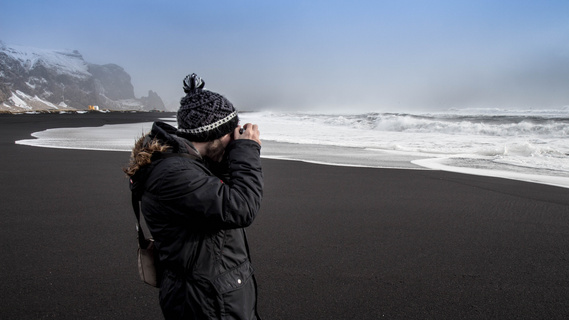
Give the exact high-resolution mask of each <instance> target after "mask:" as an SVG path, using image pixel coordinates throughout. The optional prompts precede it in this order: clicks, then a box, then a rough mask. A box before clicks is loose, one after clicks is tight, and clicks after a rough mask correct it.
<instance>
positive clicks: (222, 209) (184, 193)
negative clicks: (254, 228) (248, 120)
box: [159, 140, 263, 229]
mask: <svg viewBox="0 0 569 320" xmlns="http://www.w3.org/2000/svg"><path fill="white" fill-rule="evenodd" d="M226 153H227V157H228V162H229V175H230V180H229V181H228V182H223V181H221V180H220V179H219V178H218V177H216V176H214V175H210V174H208V171H207V169H205V168H202V167H199V166H198V165H197V164H196V163H195V162H194V163H191V164H189V165H186V166H182V167H181V168H180V167H179V168H178V170H173V171H169V172H168V173H167V175H170V177H163V178H164V180H163V183H162V187H161V189H162V190H161V191H160V193H159V194H160V198H161V200H162V201H161V202H162V203H163V204H164V205H165V206H166V207H167V208H166V209H167V210H168V211H169V212H170V213H171V214H174V215H177V216H179V217H180V218H182V219H183V220H185V221H187V222H189V223H190V224H194V223H199V224H200V225H201V224H202V223H203V224H205V226H211V227H214V228H222V229H232V228H242V227H247V226H249V225H250V224H251V223H252V222H253V220H254V219H255V216H256V215H257V212H258V211H259V209H260V206H261V199H262V196H263V173H262V169H261V159H260V146H259V144H258V143H256V142H254V141H251V140H237V141H233V142H231V143H230V144H229V145H228V146H227V149H226ZM186 161H187V160H186ZM186 164H188V162H186ZM202 226H204V225H202Z"/></svg>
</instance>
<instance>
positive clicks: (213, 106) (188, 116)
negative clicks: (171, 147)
mask: <svg viewBox="0 0 569 320" xmlns="http://www.w3.org/2000/svg"><path fill="white" fill-rule="evenodd" d="M204 86H205V81H203V80H202V79H201V78H200V77H198V76H197V75H196V74H195V73H192V74H191V75H188V76H186V78H185V79H184V87H183V88H184V92H185V93H186V96H185V97H183V98H182V100H181V101H180V109H178V113H177V120H178V131H177V135H179V136H181V137H184V138H186V139H188V140H190V141H195V142H205V141H213V140H216V139H219V138H221V137H223V136H224V135H226V134H228V133H230V132H232V131H233V130H234V129H235V128H236V127H237V125H238V124H239V117H238V116H237V111H236V110H235V108H234V107H233V104H232V103H231V102H230V101H229V100H227V99H226V98H225V97H224V96H222V95H220V94H218V93H215V92H212V91H209V90H204V89H203V88H204Z"/></svg>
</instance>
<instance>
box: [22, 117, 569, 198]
mask: <svg viewBox="0 0 569 320" xmlns="http://www.w3.org/2000/svg"><path fill="white" fill-rule="evenodd" d="M240 118H241V123H246V122H253V123H258V124H259V127H260V130H261V136H262V139H263V141H265V142H264V144H263V149H262V156H263V157H271V158H279V159H294V160H303V161H311V162H317V163H328V164H336V165H348V166H370V167H389V168H409V169H411V168H413V169H418V168H431V169H441V170H448V171H458V172H464V173H471V174H481V175H490V176H496V177H505V178H510V179H519V180H525V181H532V182H540V183H547V184H552V185H558V186H564V187H569V108H564V109H560V110H526V111H523V112H522V111H504V110H498V109H484V110H480V109H476V110H475V109H470V110H453V111H451V112H445V113H437V114H395V113H368V114H307V113H276V112H254V113H243V114H241V115H240ZM165 120H167V121H171V122H172V124H174V122H175V120H174V119H165ZM150 127H151V124H150V123H145V124H125V125H106V126H103V127H100V128H89V129H88V130H86V129H85V128H73V129H64V128H62V129H49V130H46V131H42V132H37V133H34V134H33V136H34V137H35V138H37V139H29V140H21V141H18V142H17V143H20V144H28V145H35V146H46V147H60V148H80V149H96V150H117V151H129V150H130V148H131V147H132V145H133V142H134V140H135V139H136V138H137V137H139V136H140V135H141V134H142V133H143V132H146V131H148V130H149V129H150Z"/></svg>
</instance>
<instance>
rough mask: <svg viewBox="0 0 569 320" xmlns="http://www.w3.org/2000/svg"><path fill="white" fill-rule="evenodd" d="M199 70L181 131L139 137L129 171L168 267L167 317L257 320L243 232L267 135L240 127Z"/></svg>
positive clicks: (180, 116)
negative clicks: (206, 86)
mask: <svg viewBox="0 0 569 320" xmlns="http://www.w3.org/2000/svg"><path fill="white" fill-rule="evenodd" d="M204 84H205V83H204V82H203V81H202V80H201V79H200V78H199V77H198V76H196V75H195V74H192V75H189V76H187V77H186V78H185V79H184V91H185V92H186V96H185V97H184V98H182V100H181V102H180V109H179V110H178V112H177V121H178V129H176V128H174V127H173V126H170V125H168V124H166V123H163V122H156V123H154V124H153V127H152V130H151V131H150V133H148V134H147V135H145V136H144V137H142V138H141V139H140V140H139V141H137V143H136V145H135V147H134V148H133V151H132V155H131V162H130V164H129V167H128V168H126V169H125V172H126V173H127V174H128V175H129V176H131V189H132V191H133V192H135V194H137V195H139V196H140V197H141V203H142V214H143V216H144V218H145V220H146V222H147V225H148V228H149V230H150V233H151V234H152V237H153V238H154V244H155V246H156V247H157V248H158V251H159V257H160V263H161V265H162V267H163V268H164V272H163V274H162V281H161V286H160V294H159V298H160V306H161V308H162V312H163V314H164V317H165V318H166V319H259V316H258V314H257V306H256V304H257V297H256V295H257V288H256V282H255V278H254V276H253V268H252V266H251V262H250V258H249V248H248V244H247V238H246V235H245V230H244V229H243V228H245V227H247V226H249V225H250V224H251V223H252V222H253V220H254V219H255V216H256V215H257V213H258V211H259V208H260V204H261V198H262V193H263V191H262V190H263V176H262V171H261V161H260V148H261V141H260V138H259V136H260V133H259V130H258V127H257V125H253V124H250V123H248V124H245V125H244V126H243V127H241V126H239V125H238V121H239V120H238V116H237V112H236V110H235V109H234V107H233V105H232V104H231V102H229V101H228V100H227V99H226V98H224V97H223V96H222V95H220V94H217V93H215V92H212V91H208V90H205V89H203V87H204Z"/></svg>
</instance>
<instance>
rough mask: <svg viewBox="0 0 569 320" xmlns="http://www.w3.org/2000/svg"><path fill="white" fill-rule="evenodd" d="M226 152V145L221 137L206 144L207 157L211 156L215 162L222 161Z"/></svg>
mask: <svg viewBox="0 0 569 320" xmlns="http://www.w3.org/2000/svg"><path fill="white" fill-rule="evenodd" d="M224 153H225V146H224V145H223V143H222V142H221V139H217V140H213V141H210V142H208V144H207V145H206V154H205V157H207V158H209V159H210V160H212V161H214V162H221V160H222V159H223V154H224Z"/></svg>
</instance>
